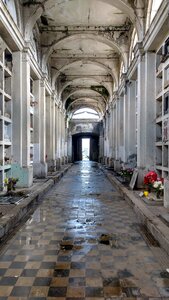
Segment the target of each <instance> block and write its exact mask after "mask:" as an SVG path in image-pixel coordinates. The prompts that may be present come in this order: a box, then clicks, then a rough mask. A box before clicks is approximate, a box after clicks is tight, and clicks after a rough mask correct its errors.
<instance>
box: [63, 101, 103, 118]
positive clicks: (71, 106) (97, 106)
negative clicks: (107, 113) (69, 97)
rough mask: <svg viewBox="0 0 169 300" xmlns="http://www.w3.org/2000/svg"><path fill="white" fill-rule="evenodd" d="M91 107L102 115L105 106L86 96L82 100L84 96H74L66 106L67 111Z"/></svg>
mask: <svg viewBox="0 0 169 300" xmlns="http://www.w3.org/2000/svg"><path fill="white" fill-rule="evenodd" d="M87 107H88V108H93V109H94V110H96V111H98V112H100V113H101V114H102V115H103V114H104V110H105V108H104V107H103V105H101V103H99V102H98V101H97V100H96V99H94V98H91V97H90V98H86V99H85V101H84V98H83V97H82V98H76V99H74V100H73V101H72V102H71V103H70V104H69V105H68V107H67V113H68V114H69V113H71V112H72V111H76V110H77V109H80V108H87Z"/></svg>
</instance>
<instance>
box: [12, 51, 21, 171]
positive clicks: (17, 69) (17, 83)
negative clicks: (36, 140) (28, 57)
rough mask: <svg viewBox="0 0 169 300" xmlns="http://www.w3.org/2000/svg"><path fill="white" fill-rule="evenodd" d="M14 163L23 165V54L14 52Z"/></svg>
mask: <svg viewBox="0 0 169 300" xmlns="http://www.w3.org/2000/svg"><path fill="white" fill-rule="evenodd" d="M12 82H13V128H12V145H13V163H14V164H18V165H19V166H21V165H22V53H21V52H13V81H12Z"/></svg>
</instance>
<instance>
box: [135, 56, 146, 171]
mask: <svg viewBox="0 0 169 300" xmlns="http://www.w3.org/2000/svg"><path fill="white" fill-rule="evenodd" d="M137 78H138V106H137V112H138V118H137V130H138V132H137V166H138V167H139V168H144V167H145V163H146V161H145V151H146V125H147V124H146V103H145V57H144V56H143V57H142V56H141V55H140V56H139V63H138V70H137Z"/></svg>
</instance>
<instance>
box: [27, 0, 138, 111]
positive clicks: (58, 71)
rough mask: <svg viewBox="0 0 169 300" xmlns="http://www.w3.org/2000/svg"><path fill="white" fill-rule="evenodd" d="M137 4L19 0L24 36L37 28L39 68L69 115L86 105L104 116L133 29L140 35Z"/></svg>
mask: <svg viewBox="0 0 169 300" xmlns="http://www.w3.org/2000/svg"><path fill="white" fill-rule="evenodd" d="M141 3H142V0H137V1H131V0H46V1H43V0H38V1H36V0H35V1H32V0H31V1H30V0H23V5H24V9H25V15H24V16H25V37H26V39H27V40H29V36H30V32H32V29H33V27H34V26H35V25H36V26H38V28H39V32H40V35H41V49H42V56H43V59H42V62H43V66H42V67H43V70H44V72H45V71H47V67H46V66H47V65H48V70H49V72H50V73H51V77H52V85H53V89H55V88H56V89H57V95H59V98H60V101H62V103H63V106H65V108H66V109H67V110H68V111H69V113H71V110H72V111H75V110H76V108H77V109H79V108H81V107H84V106H85V105H86V106H88V107H92V108H94V107H95V109H96V111H99V113H101V114H102V115H103V114H104V112H105V110H106V107H107V105H108V103H109V102H110V101H112V95H113V92H114V91H116V90H117V88H118V84H119V73H120V65H121V62H122V61H123V64H124V68H125V70H126V69H127V64H128V53H129V48H130V38H131V33H132V31H133V28H134V27H135V28H136V31H137V32H138V35H141V33H142V30H141V26H142V22H141V21H142V20H141V18H142V15H143V14H142V12H141V8H140V7H142V6H141ZM137 5H138V7H137ZM93 87H94V89H95V90H94V89H93ZM72 91H73V94H72ZM82 91H83V92H82Z"/></svg>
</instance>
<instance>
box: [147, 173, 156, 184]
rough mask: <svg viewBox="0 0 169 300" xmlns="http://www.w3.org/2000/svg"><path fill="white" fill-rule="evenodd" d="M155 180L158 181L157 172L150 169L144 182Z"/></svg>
mask: <svg viewBox="0 0 169 300" xmlns="http://www.w3.org/2000/svg"><path fill="white" fill-rule="evenodd" d="M155 181H157V173H156V172H154V171H150V172H148V173H147V174H146V175H145V176H144V184H150V183H154V182H155Z"/></svg>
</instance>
